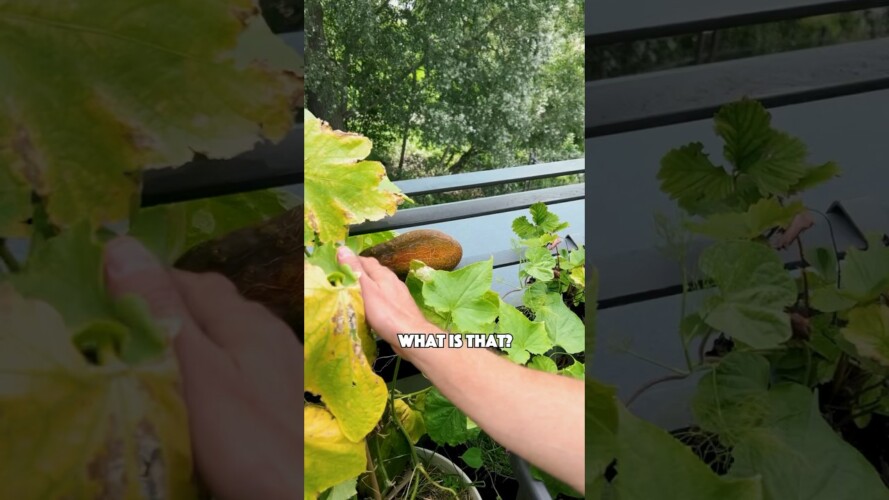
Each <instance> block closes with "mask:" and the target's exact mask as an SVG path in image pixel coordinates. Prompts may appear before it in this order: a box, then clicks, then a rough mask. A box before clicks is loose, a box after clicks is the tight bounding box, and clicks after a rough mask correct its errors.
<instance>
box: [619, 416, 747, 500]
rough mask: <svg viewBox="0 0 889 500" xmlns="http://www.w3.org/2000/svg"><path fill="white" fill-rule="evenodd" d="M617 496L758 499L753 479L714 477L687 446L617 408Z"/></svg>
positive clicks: (635, 499)
mask: <svg viewBox="0 0 889 500" xmlns="http://www.w3.org/2000/svg"><path fill="white" fill-rule="evenodd" d="M619 412H620V424H619V428H618V433H617V440H618V453H617V477H616V478H615V479H614V481H613V482H612V487H613V490H614V494H615V496H614V497H613V498H615V499H617V500H651V499H653V498H657V499H658V500H687V499H691V498H700V499H709V498H714V499H715V498H718V499H720V500H760V499H761V498H762V486H761V484H760V480H759V478H758V477H755V476H752V475H749V476H748V477H745V478H726V477H720V476H717V475H716V474H715V473H713V471H712V470H710V467H708V466H707V465H706V464H705V463H704V462H702V461H701V459H699V458H698V457H697V456H696V455H695V454H694V453H692V451H691V449H689V448H688V447H687V446H685V445H684V444H682V443H680V442H679V441H678V440H676V439H675V438H674V437H673V436H671V435H669V434H667V433H666V432H664V431H663V430H661V429H659V428H658V427H656V426H654V425H652V424H650V423H648V422H645V421H644V420H641V419H639V418H637V417H635V416H633V415H632V414H630V412H628V411H627V410H626V409H624V408H620V410H619Z"/></svg>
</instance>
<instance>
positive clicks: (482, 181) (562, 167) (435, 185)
mask: <svg viewBox="0 0 889 500" xmlns="http://www.w3.org/2000/svg"><path fill="white" fill-rule="evenodd" d="M582 173H584V159H583V158H580V159H577V160H567V161H557V162H552V163H538V164H535V165H526V166H521V167H510V168H500V169H496V170H484V171H481V172H469V173H465V174H454V175H443V176H439V177H426V178H423V179H408V180H404V181H398V182H396V183H395V184H396V185H397V186H398V187H399V188H400V189H401V190H402V191H403V192H404V193H405V194H407V195H408V196H419V195H423V194H432V193H443V192H446V191H458V190H461V189H472V188H478V187H484V186H493V185H498V184H507V183H510V182H521V181H527V180H533V179H544V178H548V177H559V176H562V175H572V174H582Z"/></svg>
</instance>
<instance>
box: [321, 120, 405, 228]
mask: <svg viewBox="0 0 889 500" xmlns="http://www.w3.org/2000/svg"><path fill="white" fill-rule="evenodd" d="M370 150H371V142H370V139H368V138H366V137H364V136H361V135H358V134H350V133H346V132H340V131H338V130H333V129H331V128H330V126H329V125H328V124H327V123H325V122H322V121H321V120H319V119H318V118H315V116H313V115H312V114H311V113H310V112H308V111H306V119H305V156H304V164H305V171H306V183H305V201H306V215H305V217H306V224H307V226H308V227H309V228H311V230H312V231H314V232H315V233H317V234H318V240H319V242H320V243H328V242H335V241H343V240H345V238H346V236H347V233H348V230H347V228H348V226H349V225H351V224H357V223H359V222H364V221H366V220H379V219H382V218H383V217H386V216H387V215H392V214H394V213H395V210H396V208H397V207H398V205H399V204H401V202H402V201H404V200H405V199H406V198H405V196H404V195H402V194H401V193H400V192H399V191H398V189H397V188H396V187H395V185H394V184H392V183H391V182H389V180H388V179H387V178H386V169H385V168H384V167H383V164H382V163H380V162H376V161H362V160H364V158H367V155H369V154H370Z"/></svg>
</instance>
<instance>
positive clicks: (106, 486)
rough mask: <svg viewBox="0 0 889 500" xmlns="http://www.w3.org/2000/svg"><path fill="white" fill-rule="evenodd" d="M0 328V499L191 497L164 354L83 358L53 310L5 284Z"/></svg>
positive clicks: (187, 455)
mask: <svg viewBox="0 0 889 500" xmlns="http://www.w3.org/2000/svg"><path fill="white" fill-rule="evenodd" d="M0 324H2V325H3V328H2V329H0V415H3V418H0V441H2V443H3V445H2V446H0V498H121V499H123V498H127V499H130V498H133V499H135V498H157V499H160V498H166V499H172V498H196V495H197V491H196V490H195V486H194V484H193V482H192V480H193V474H194V471H193V466H192V456H191V450H190V445H189V435H188V421H187V416H186V410H185V405H184V403H183V401H182V399H181V398H180V396H179V390H178V388H179V377H178V371H177V368H176V362H175V359H174V358H173V355H172V352H171V351H169V350H168V352H167V354H166V355H165V356H163V357H161V358H155V359H153V360H151V361H144V362H140V363H135V364H128V363H125V362H124V361H122V360H121V359H120V358H118V357H117V356H116V355H115V354H114V353H113V352H110V351H103V353H102V355H101V356H100V357H101V358H102V361H101V362H100V363H98V364H97V363H96V362H90V361H88V360H87V359H86V358H85V356H84V355H83V354H82V353H81V352H80V351H79V350H78V349H76V348H75V346H74V344H73V343H72V342H70V341H69V340H68V339H69V338H70V336H71V334H70V332H69V330H68V328H67V327H66V326H65V322H64V321H63V320H62V317H61V315H60V314H59V313H58V312H57V311H56V310H55V309H53V308H52V307H51V306H49V305H48V304H46V303H44V302H37V301H30V300H25V299H23V298H22V297H21V296H19V295H18V294H17V293H16V292H15V291H13V289H12V288H11V287H8V286H7V287H0ZM93 328H94V329H95V330H97V331H96V333H99V331H100V330H101V325H99V324H96V325H94V326H93Z"/></svg>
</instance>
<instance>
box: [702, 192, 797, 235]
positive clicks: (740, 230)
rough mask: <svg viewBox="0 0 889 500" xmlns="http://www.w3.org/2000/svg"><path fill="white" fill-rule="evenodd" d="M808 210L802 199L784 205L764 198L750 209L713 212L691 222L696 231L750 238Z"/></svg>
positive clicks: (785, 225) (787, 222)
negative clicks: (699, 220) (698, 220)
mask: <svg viewBox="0 0 889 500" xmlns="http://www.w3.org/2000/svg"><path fill="white" fill-rule="evenodd" d="M804 210H805V207H804V206H803V204H802V202H799V201H797V202H794V203H791V204H790V205H787V206H782V205H781V203H780V202H779V201H778V200H777V199H775V198H764V199H762V200H760V201H759V202H757V203H755V204H753V205H751V206H750V208H748V209H747V211H746V212H727V213H718V214H713V215H711V216H709V217H707V218H706V219H704V220H703V221H701V222H698V223H691V224H689V229H690V230H691V231H693V232H696V233H699V234H703V235H705V236H709V237H711V238H715V239H720V240H750V239H754V238H757V237H760V236H762V234H763V233H764V232H766V231H768V230H769V229H772V228H774V227H780V228H786V227H787V226H788V225H789V224H790V222H791V221H792V220H793V217H794V216H796V215H797V214H799V213H802V212H803V211H804Z"/></svg>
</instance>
